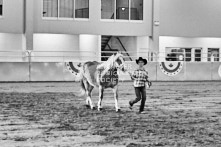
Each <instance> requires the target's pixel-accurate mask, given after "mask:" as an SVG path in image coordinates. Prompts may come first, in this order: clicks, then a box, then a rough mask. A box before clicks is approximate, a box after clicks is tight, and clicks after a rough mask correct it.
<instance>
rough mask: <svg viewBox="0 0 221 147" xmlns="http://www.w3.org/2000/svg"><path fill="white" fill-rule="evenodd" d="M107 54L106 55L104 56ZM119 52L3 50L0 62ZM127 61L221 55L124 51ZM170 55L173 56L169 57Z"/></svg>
mask: <svg viewBox="0 0 221 147" xmlns="http://www.w3.org/2000/svg"><path fill="white" fill-rule="evenodd" d="M103 53H105V55H102V54H103ZM114 53H117V51H101V52H99V53H98V52H93V51H32V50H27V51H18V50H7V51H5V50H2V51H0V62H3V61H28V60H31V61H33V62H34V61H35V60H38V61H40V60H42V61H45V60H47V61H49V60H50V59H51V60H52V61H55V60H56V61H68V60H70V61H72V60H75V61H88V60H97V61H100V60H101V58H103V57H104V58H107V57H109V56H110V55H111V54H114ZM121 53H122V54H123V55H125V56H124V58H125V59H128V61H129V59H132V60H133V61H134V60H135V59H137V58H138V57H139V56H142V57H144V58H146V59H148V61H149V62H157V61H160V62H161V61H176V60H179V55H180V56H182V61H184V62H185V61H186V62H207V61H209V62H211V61H212V62H221V53H194V54H193V53H185V54H184V53H181V52H172V53H168V52H153V51H140V52H137V51H127V52H126V51H122V52H121ZM168 54H170V55H171V56H168Z"/></svg>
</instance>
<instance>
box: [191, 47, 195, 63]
mask: <svg viewBox="0 0 221 147" xmlns="http://www.w3.org/2000/svg"><path fill="white" fill-rule="evenodd" d="M194 61H195V48H192V49H191V62H194Z"/></svg>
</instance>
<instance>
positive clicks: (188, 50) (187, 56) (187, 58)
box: [184, 48, 191, 62]
mask: <svg viewBox="0 0 221 147" xmlns="http://www.w3.org/2000/svg"><path fill="white" fill-rule="evenodd" d="M184 50H185V61H187V62H190V61H191V48H185V49H184Z"/></svg>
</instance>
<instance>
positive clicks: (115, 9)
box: [100, 0, 145, 23]
mask: <svg viewBox="0 0 221 147" xmlns="http://www.w3.org/2000/svg"><path fill="white" fill-rule="evenodd" d="M100 2H101V3H100V4H101V5H100V6H101V9H100V10H102V0H100ZM128 2H129V5H128V8H129V14H128V15H129V19H128V20H126V19H117V18H116V16H117V0H114V19H106V18H105V19H103V18H101V17H100V21H104V22H132V23H143V22H144V17H143V19H142V20H131V0H128ZM144 2H145V0H143V14H142V15H143V16H144ZM100 12H101V11H100ZM101 13H102V12H101Z"/></svg>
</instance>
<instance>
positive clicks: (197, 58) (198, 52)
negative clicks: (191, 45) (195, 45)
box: [195, 49, 202, 62]
mask: <svg viewBox="0 0 221 147" xmlns="http://www.w3.org/2000/svg"><path fill="white" fill-rule="evenodd" d="M201 51H202V50H201V49H195V61H197V62H200V61H201Z"/></svg>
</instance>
